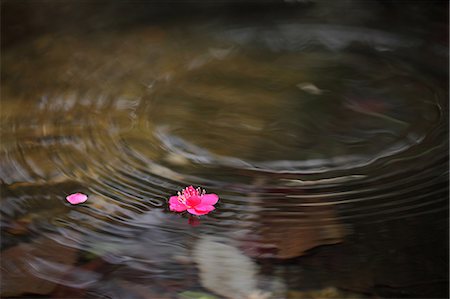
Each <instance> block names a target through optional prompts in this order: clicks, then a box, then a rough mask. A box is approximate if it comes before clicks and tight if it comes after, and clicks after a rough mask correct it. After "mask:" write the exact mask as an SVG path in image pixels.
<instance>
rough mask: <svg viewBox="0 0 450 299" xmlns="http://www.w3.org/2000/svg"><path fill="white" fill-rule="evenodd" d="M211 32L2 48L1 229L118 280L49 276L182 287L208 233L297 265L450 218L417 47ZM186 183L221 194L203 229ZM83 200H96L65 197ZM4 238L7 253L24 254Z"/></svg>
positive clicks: (336, 35) (441, 140) (300, 29)
mask: <svg viewBox="0 0 450 299" xmlns="http://www.w3.org/2000/svg"><path fill="white" fill-rule="evenodd" d="M211 30H212V29H211V28H208V29H207V30H205V29H204V28H190V29H189V30H188V33H186V32H183V33H180V32H177V31H175V30H173V31H171V30H165V31H164V30H162V29H158V28H145V29H140V30H138V29H135V30H134V31H132V32H127V33H126V34H125V33H122V32H117V33H111V34H108V35H101V36H100V35H96V34H92V35H90V36H87V37H86V36H82V37H80V36H65V37H60V36H58V37H56V36H44V37H41V38H39V39H37V40H34V41H32V42H30V43H26V44H22V45H20V46H17V47H16V48H14V49H10V50H9V51H6V52H5V53H3V55H2V66H3V71H2V74H4V75H2V86H3V88H2V109H1V128H2V146H1V157H0V159H1V164H2V167H1V170H0V178H1V180H2V188H3V189H4V193H3V196H2V197H3V198H2V207H1V212H2V230H3V231H2V233H5V234H14V232H16V233H17V228H16V226H17V223H26V224H25V225H26V231H27V233H29V234H30V235H31V237H34V238H38V237H39V238H49V239H52V240H54V241H56V242H57V243H59V244H63V245H64V246H65V247H69V248H77V249H80V250H82V251H81V252H82V253H83V257H84V258H85V259H89V258H91V257H92V256H99V257H101V259H102V260H103V261H105V262H106V263H108V264H114V265H120V266H121V267H122V268H120V269H121V270H122V271H123V272H120V271H118V272H113V274H110V276H103V277H102V278H101V277H99V276H98V275H87V276H85V277H86V280H85V281H78V280H77V281H74V279H75V278H73V277H72V278H71V277H68V278H66V279H60V278H58V279H57V277H59V276H60V275H61V271H62V272H64V271H66V270H65V269H66V268H64V267H58V265H59V264H55V263H53V262H52V261H48V260H45V259H42V258H35V259H33V257H30V261H29V263H30V264H32V265H35V267H37V268H39V269H41V271H40V272H39V275H38V276H39V277H40V278H43V279H47V280H50V281H57V283H58V284H61V285H66V286H69V287H75V288H87V289H89V288H90V289H91V290H96V291H94V293H95V292H100V293H101V292H102V291H101V290H103V288H104V285H105V281H108V282H109V281H112V280H114V279H118V277H119V278H120V277H125V276H127V275H128V277H129V279H132V278H133V279H136V280H138V279H143V278H146V279H148V278H151V279H154V281H155V282H154V283H155V284H156V285H157V288H159V290H164V292H170V291H168V290H169V289H170V287H167V285H166V284H165V282H166V281H167V280H171V279H172V280H175V281H178V282H179V285H176V286H171V287H172V288H173V289H174V290H176V291H178V290H181V289H183V287H186V286H190V285H191V284H192V282H191V281H186V279H185V278H184V277H183V275H181V274H180V271H192V270H189V269H188V270H186V269H185V268H186V267H187V268H189V267H188V266H186V264H187V263H188V262H186V260H185V259H183V258H186V257H188V256H189V255H190V254H189V251H190V250H193V245H192V244H193V243H195V240H197V239H201V238H202V236H204V235H216V236H221V237H223V238H224V240H225V241H224V242H226V243H228V244H231V245H232V246H235V247H236V248H239V249H240V250H242V251H243V252H244V253H245V254H246V255H249V256H251V257H253V258H266V257H270V258H280V259H285V258H293V257H298V256H301V255H303V254H304V253H305V252H307V251H308V250H311V249H313V248H316V247H318V246H321V245H330V244H338V243H342V242H345V240H348V239H347V238H350V239H351V236H352V235H356V234H357V233H358V232H360V228H361V227H366V226H369V227H374V228H377V229H378V226H376V225H389V223H393V222H396V221H410V222H414V221H417V222H420V221H423V220H422V219H427V220H426V221H433V219H435V220H436V221H438V220H439V219H442V218H443V217H444V218H445V217H446V216H445V215H446V214H447V211H448V198H447V197H448V169H449V168H448V136H447V134H448V131H447V127H448V114H447V111H448V101H447V98H448V94H447V92H446V87H445V84H441V83H440V80H439V78H438V77H437V75H435V74H432V73H427V72H425V71H424V70H425V68H422V66H421V65H420V64H419V63H418V62H417V61H416V60H415V54H414V53H416V52H417V51H419V49H420V47H421V46H423V45H422V44H421V42H420V41H419V40H413V39H407V38H403V37H399V36H394V35H391V34H386V33H383V32H379V31H374V30H363V29H354V28H350V27H336V26H334V27H333V28H330V27H328V26H325V25H311V24H310V25H299V24H286V25H283V26H278V27H276V28H271V29H270V30H269V29H267V28H259V27H255V28H236V29H234V28H231V29H230V28H227V29H223V28H220V29H218V28H217V29H214V30H212V31H211ZM436 55H438V54H436ZM400 57H401V58H400ZM190 184H192V185H199V186H202V187H203V188H206V189H207V190H208V191H210V192H214V193H217V194H219V195H220V198H221V200H220V202H219V205H218V207H217V210H216V211H215V212H214V213H212V214H210V215H208V216H205V217H202V218H201V224H200V226H199V227H196V228H191V227H190V226H189V225H188V224H187V219H186V218H187V217H179V216H178V215H174V214H171V213H170V212H169V211H168V208H167V199H168V197H169V196H170V195H173V194H175V193H176V192H177V191H178V190H180V189H181V188H183V187H184V186H186V185H190ZM76 191H83V192H85V193H87V194H89V196H90V198H89V200H88V202H87V203H86V204H85V205H82V206H77V207H74V206H69V205H68V204H67V203H65V201H64V197H65V196H66V195H67V194H69V193H72V192H76ZM24 219H25V220H24ZM24 221H25V222H24ZM418 225H420V224H418ZM5 236H6V237H4V238H3V239H2V246H3V247H2V248H3V249H5V248H10V247H13V246H15V245H16V244H15V241H11V239H10V238H9V237H8V236H9V235H5ZM42 269H44V270H42ZM79 270H80V271H81V269H79ZM42 271H43V272H42ZM46 271H47V272H46ZM83 271H85V270H83ZM83 273H84V272H83ZM130 273H131V274H130ZM91 274H92V273H91ZM102 280H103V281H102Z"/></svg>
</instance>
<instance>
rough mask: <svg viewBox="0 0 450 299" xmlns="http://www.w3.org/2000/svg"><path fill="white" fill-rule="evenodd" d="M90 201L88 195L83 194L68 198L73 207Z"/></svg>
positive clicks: (75, 194)
mask: <svg viewBox="0 0 450 299" xmlns="http://www.w3.org/2000/svg"><path fill="white" fill-rule="evenodd" d="M87 199H88V197H87V195H86V194H83V193H73V194H70V195H68V196H66V200H67V201H68V202H70V203H71V204H73V205H77V204H80V203H83V202H85V201H86V200H87Z"/></svg>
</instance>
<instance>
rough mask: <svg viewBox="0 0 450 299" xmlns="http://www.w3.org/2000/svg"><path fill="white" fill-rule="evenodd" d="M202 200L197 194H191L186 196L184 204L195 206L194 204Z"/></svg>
mask: <svg viewBox="0 0 450 299" xmlns="http://www.w3.org/2000/svg"><path fill="white" fill-rule="evenodd" d="M201 202H202V200H201V199H200V197H198V196H195V195H194V196H191V197H188V198H186V205H187V206H189V207H195V206H196V205H198V204H200V203H201Z"/></svg>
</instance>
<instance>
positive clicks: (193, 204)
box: [169, 186, 219, 215]
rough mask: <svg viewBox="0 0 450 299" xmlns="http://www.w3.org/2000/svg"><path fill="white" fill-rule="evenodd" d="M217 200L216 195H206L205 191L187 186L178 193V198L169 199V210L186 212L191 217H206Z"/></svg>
mask: <svg viewBox="0 0 450 299" xmlns="http://www.w3.org/2000/svg"><path fill="white" fill-rule="evenodd" d="M218 200H219V196H217V195H216V194H213V193H211V194H206V192H205V190H202V189H200V188H197V189H195V188H194V187H192V186H189V187H186V188H185V189H183V190H182V191H181V192H178V196H171V197H170V198H169V208H170V210H171V211H175V212H183V211H186V210H187V211H188V212H189V213H191V214H193V215H206V214H208V213H209V212H211V211H213V210H214V205H215V204H216V203H217V201H218Z"/></svg>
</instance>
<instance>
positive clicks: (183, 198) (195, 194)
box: [178, 186, 206, 209]
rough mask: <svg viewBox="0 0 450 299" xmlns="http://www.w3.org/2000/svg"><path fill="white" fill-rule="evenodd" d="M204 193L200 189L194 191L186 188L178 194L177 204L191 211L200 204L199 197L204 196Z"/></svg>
mask: <svg viewBox="0 0 450 299" xmlns="http://www.w3.org/2000/svg"><path fill="white" fill-rule="evenodd" d="M205 193H206V191H205V190H203V189H200V188H197V189H195V188H194V187H192V186H189V187H186V188H185V189H183V190H182V191H181V192H178V202H179V203H181V204H183V205H185V206H186V207H187V208H188V209H191V208H193V207H195V206H196V205H198V204H199V203H200V202H201V197H202V196H203V195H205Z"/></svg>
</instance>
